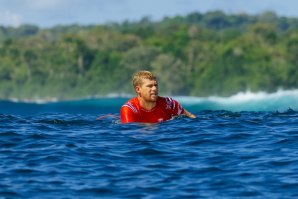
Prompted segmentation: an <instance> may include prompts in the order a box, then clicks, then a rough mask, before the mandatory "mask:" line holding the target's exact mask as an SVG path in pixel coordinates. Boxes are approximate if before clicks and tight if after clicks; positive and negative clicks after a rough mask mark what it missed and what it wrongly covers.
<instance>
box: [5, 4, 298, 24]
mask: <svg viewBox="0 0 298 199" xmlns="http://www.w3.org/2000/svg"><path fill="white" fill-rule="evenodd" d="M214 10H222V11H224V12H226V13H228V14H229V13H239V12H245V13H248V14H258V13H261V12H263V11H267V10H271V11H274V12H275V13H276V14H278V15H279V16H290V17H298V0H0V25H5V26H7V25H11V26H19V25H20V24H24V23H27V24H34V25H38V26H40V27H52V26H54V25H59V24H60V25H65V24H74V23H77V24H84V25H88V24H104V23H107V22H123V21H124V20H130V21H135V20H139V19H141V18H142V17H144V16H148V17H150V18H151V19H152V20H160V19H162V18H163V17H165V16H175V15H186V14H188V13H190V12H195V11H198V12H201V13H205V12H207V11H214Z"/></svg>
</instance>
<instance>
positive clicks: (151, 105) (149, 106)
mask: <svg viewBox="0 0 298 199" xmlns="http://www.w3.org/2000/svg"><path fill="white" fill-rule="evenodd" d="M138 100H139V103H140V105H141V107H142V108H143V109H145V110H151V109H153V108H154V107H155V106H156V102H150V101H149V102H148V101H145V100H144V99H143V98H141V97H139V96H138Z"/></svg>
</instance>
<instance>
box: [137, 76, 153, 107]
mask: <svg viewBox="0 0 298 199" xmlns="http://www.w3.org/2000/svg"><path fill="white" fill-rule="evenodd" d="M136 91H137V93H138V95H139V96H140V97H141V98H142V99H143V100H145V101H148V102H156V101H157V98H158V84H157V81H156V80H150V79H143V84H142V85H141V86H136Z"/></svg>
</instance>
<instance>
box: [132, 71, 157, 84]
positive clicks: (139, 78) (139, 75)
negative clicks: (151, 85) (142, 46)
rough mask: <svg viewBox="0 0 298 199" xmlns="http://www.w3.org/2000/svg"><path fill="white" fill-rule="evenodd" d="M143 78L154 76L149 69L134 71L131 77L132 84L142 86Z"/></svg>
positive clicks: (151, 78) (152, 78)
mask: <svg viewBox="0 0 298 199" xmlns="http://www.w3.org/2000/svg"><path fill="white" fill-rule="evenodd" d="M143 79H149V80H156V76H155V75H154V74H153V73H151V72H150V71H146V70H142V71H139V72H136V73H135V74H134V75H133V78H132V84H133V86H134V87H136V86H142V84H143Z"/></svg>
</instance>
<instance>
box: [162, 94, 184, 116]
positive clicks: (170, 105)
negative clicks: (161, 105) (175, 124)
mask: <svg viewBox="0 0 298 199" xmlns="http://www.w3.org/2000/svg"><path fill="white" fill-rule="evenodd" d="M165 99H166V107H167V110H168V111H169V112H170V114H171V115H172V116H176V115H181V114H183V113H184V109H183V107H182V106H181V105H180V104H179V103H178V102H177V101H176V100H174V99H172V98H170V97H166V98H165Z"/></svg>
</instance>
